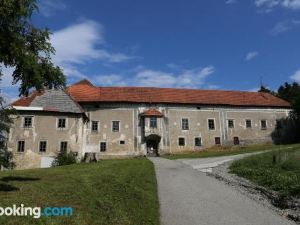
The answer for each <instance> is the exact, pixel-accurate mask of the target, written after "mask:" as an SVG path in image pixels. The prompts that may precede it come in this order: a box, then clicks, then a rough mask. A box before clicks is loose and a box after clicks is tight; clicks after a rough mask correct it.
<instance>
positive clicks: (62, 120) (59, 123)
mask: <svg viewBox="0 0 300 225" xmlns="http://www.w3.org/2000/svg"><path fill="white" fill-rule="evenodd" d="M57 128H61V129H62V128H66V118H58V121H57Z"/></svg>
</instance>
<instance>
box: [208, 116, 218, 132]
mask: <svg viewBox="0 0 300 225" xmlns="http://www.w3.org/2000/svg"><path fill="white" fill-rule="evenodd" d="M210 120H213V121H214V129H210V128H209V121H210ZM207 129H208V130H209V131H215V130H216V118H208V119H207Z"/></svg>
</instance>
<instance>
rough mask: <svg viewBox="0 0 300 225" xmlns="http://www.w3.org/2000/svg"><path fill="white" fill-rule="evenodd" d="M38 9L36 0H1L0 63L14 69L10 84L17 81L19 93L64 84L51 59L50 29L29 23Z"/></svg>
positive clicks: (52, 49) (63, 78)
mask: <svg viewBox="0 0 300 225" xmlns="http://www.w3.org/2000/svg"><path fill="white" fill-rule="evenodd" d="M37 10H38V7H37V4H36V0H1V1H0V18H1V19H0V65H1V64H2V65H4V66H10V67H13V68H15V70H14V72H13V74H12V76H13V83H14V84H16V83H17V82H20V89H19V91H20V93H19V94H20V95H27V94H28V92H29V91H30V89H31V88H35V89H37V90H41V89H42V88H43V87H50V88H52V87H60V86H64V85H65V76H64V75H63V73H62V71H61V70H60V68H59V67H55V66H54V65H53V63H52V62H51V54H53V53H54V52H55V50H54V48H53V47H52V46H51V43H50V42H49V35H50V33H49V30H48V29H47V28H43V29H40V28H37V27H35V26H34V25H33V24H32V21H31V16H32V13H33V12H34V11H37Z"/></svg>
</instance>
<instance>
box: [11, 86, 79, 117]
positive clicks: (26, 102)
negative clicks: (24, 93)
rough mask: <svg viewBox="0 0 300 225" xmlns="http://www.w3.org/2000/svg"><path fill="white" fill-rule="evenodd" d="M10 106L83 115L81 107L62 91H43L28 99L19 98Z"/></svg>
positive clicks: (34, 93)
mask: <svg viewBox="0 0 300 225" xmlns="http://www.w3.org/2000/svg"><path fill="white" fill-rule="evenodd" d="M11 105H12V106H25V107H42V108H43V111H50V112H71V113H83V112H84V111H83V109H82V108H81V106H80V105H79V104H78V103H77V102H75V101H74V100H73V98H72V97H71V96H70V95H69V94H68V93H67V92H65V91H64V90H61V89H59V90H44V91H42V92H37V91H35V92H33V94H31V95H30V96H28V97H23V98H20V99H19V100H17V101H15V102H13V103H12V104H11Z"/></svg>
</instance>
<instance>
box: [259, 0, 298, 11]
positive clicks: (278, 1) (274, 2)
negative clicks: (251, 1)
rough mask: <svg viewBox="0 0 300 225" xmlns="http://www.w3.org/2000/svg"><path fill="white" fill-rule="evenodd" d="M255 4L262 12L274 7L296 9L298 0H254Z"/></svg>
mask: <svg viewBox="0 0 300 225" xmlns="http://www.w3.org/2000/svg"><path fill="white" fill-rule="evenodd" d="M255 5H256V6H257V7H258V8H262V9H263V11H264V12H270V11H272V10H273V9H274V8H275V7H283V8H287V9H294V10H297V9H300V0H255Z"/></svg>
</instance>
